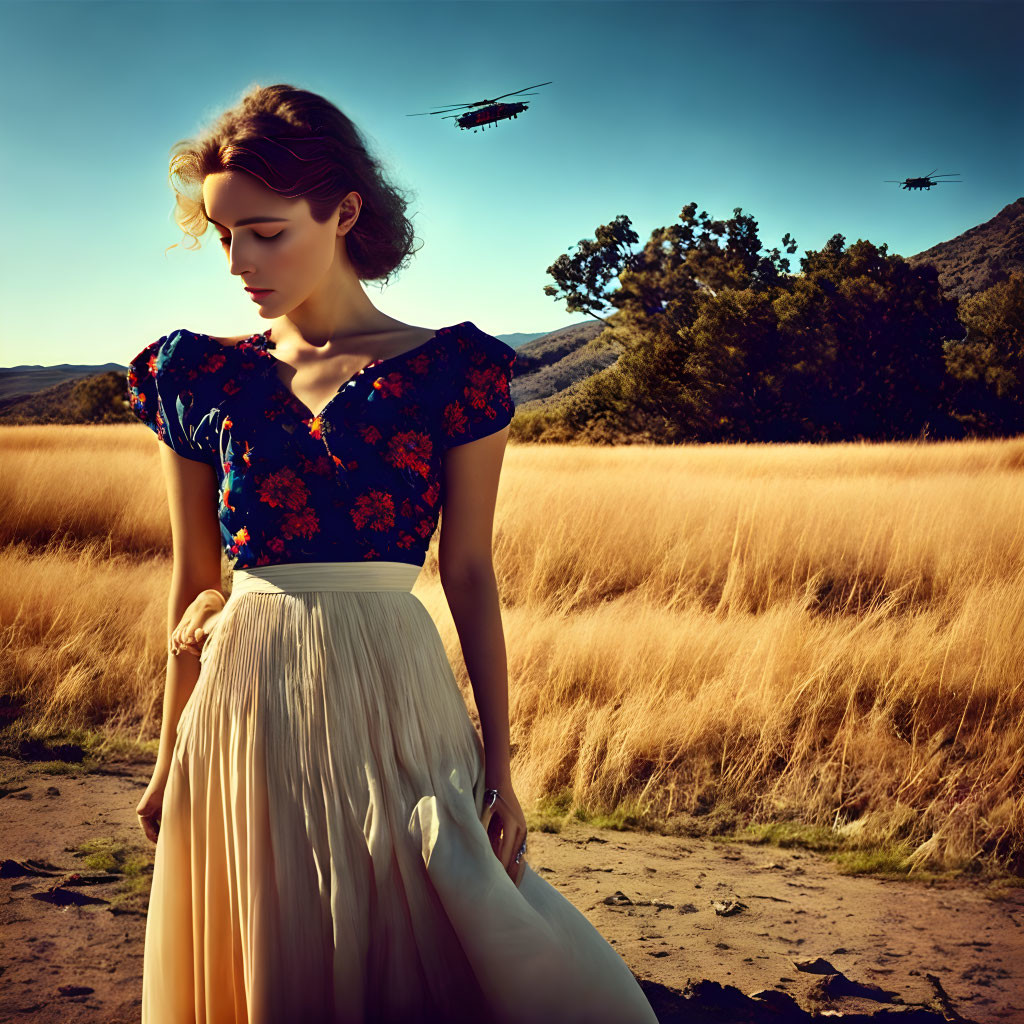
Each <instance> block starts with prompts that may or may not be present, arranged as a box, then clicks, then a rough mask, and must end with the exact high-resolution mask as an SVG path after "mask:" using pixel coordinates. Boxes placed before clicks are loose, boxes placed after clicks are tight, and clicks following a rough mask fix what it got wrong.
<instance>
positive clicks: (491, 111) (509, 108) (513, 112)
mask: <svg viewBox="0 0 1024 1024" xmlns="http://www.w3.org/2000/svg"><path fill="white" fill-rule="evenodd" d="M541 85H551V83H550V82H541V83H539V84H538V85H526V86H524V87H523V88H522V89H516V90H515V91H514V92H505V93H502V94H501V95H500V96H495V97H494V99H493V100H477V101H476V103H455V104H453V105H452V106H450V107H443V108H442V109H441V110H425V111H423V112H422V113H419V114H406V115H405V116H406V117H422V116H423V115H424V114H444V115H445V117H452V118H454V119H455V123H456V125H457V126H458V127H459V128H472V129H473V131H476V130H477V128H478V127H479V128H480V129H481V131H483V130H484V126H485V125H488V124H496V123H497V122H498V121H502V120H504V119H505V118H508V117H516V116H518V115H519V114H521V113H522V112H523V111H524V110H526V109H527V108H528V107H529V104H528V103H521V102H519V101H518V100H517V101H515V102H514V103H499V102H498V100H501V99H504V98H505V97H506V96H516V95H518V94H519V93H524V94H525V95H527V96H533V95H535V94H534V93H532V92H526V90H527V89H539V88H540V86H541ZM461 107H470V108H472V107H481V108H482V109H480V110H472V109H470V110H467V111H466V113H464V114H449V113H448V111H449V110H458V109H460V108H461Z"/></svg>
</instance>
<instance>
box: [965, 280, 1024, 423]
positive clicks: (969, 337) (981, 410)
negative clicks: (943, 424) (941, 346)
mask: <svg viewBox="0 0 1024 1024" xmlns="http://www.w3.org/2000/svg"><path fill="white" fill-rule="evenodd" d="M959 316H960V321H961V323H962V324H963V325H964V327H965V329H966V334H965V335H964V336H963V337H962V338H956V339H950V340H948V341H947V342H946V346H945V357H946V367H947V369H948V370H949V373H950V375H951V377H952V378H953V379H954V381H955V382H956V394H955V398H954V404H955V406H956V410H957V414H958V415H959V416H960V417H961V418H962V419H963V420H964V421H965V422H966V423H968V424H969V425H970V426H972V427H973V428H975V429H976V430H978V431H979V432H981V433H985V434H1011V435H1012V434H1019V433H1020V432H1021V431H1024V273H1022V272H1021V271H1019V270H1018V271H1014V272H1013V273H1012V274H1011V275H1010V276H1009V277H1008V278H1005V279H1003V280H1001V281H997V283H995V284H993V285H992V286H991V287H989V288H986V289H985V290H984V291H981V292H978V293H977V294H976V295H970V296H967V297H966V298H964V299H963V300H962V301H961V303H960V310H959Z"/></svg>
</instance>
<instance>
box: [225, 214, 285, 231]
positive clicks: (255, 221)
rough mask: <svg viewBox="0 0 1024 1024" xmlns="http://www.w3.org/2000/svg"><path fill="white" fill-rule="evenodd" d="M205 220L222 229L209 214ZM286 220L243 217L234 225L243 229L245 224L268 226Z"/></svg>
mask: <svg viewBox="0 0 1024 1024" xmlns="http://www.w3.org/2000/svg"><path fill="white" fill-rule="evenodd" d="M206 219H207V220H208V221H209V222H210V223H211V224H216V225H217V227H219V228H222V227H224V225H223V224H221V222H220V221H218V220H214V219H213V218H212V217H211V216H210V215H209V214H207V215H206ZM287 219H288V218H287V217H245V218H243V219H242V220H240V221H239V222H238V223H237V224H236V225H235V227H236V228H241V227H245V225H246V224H268V223H270V222H272V221H279V220H287Z"/></svg>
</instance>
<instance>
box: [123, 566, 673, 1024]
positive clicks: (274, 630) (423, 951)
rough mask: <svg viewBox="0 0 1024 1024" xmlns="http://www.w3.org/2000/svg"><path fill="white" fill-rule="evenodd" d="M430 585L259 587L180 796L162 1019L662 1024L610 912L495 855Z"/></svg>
mask: <svg viewBox="0 0 1024 1024" xmlns="http://www.w3.org/2000/svg"><path fill="white" fill-rule="evenodd" d="M418 571H419V569H418V567H417V566H413V565H406V564H405V563H394V562H336V563H301V564H288V565H279V566H266V567H262V568H259V569H251V570H236V571H235V573H234V579H233V584H234V585H233V588H232V592H231V595H230V597H229V599H228V601H227V604H226V605H225V607H224V610H223V611H222V613H221V615H220V617H219V618H218V619H217V621H216V623H215V624H214V627H213V630H212V632H211V634H210V636H209V637H208V638H207V640H206V642H205V644H204V646H203V648H202V652H201V656H200V663H201V665H200V673H199V679H198V682H197V683H196V686H195V689H194V690H193V692H192V694H191V695H190V697H189V699H188V701H187V703H186V705H185V707H184V708H183V710H182V713H181V716H180V718H179V722H178V731H177V738H176V741H175V745H174V751H173V756H172V763H171V770H170V774H169V776H168V780H167V785H166V787H165V790H164V804H163V810H162V816H161V823H160V832H159V838H158V841H157V844H156V852H155V860H154V868H153V882H152V888H151V894H150V904H149V912H148V918H147V923H146V940H145V957H144V969H143V997H142V1024H182V1022H188V1021H195V1022H208V1024H227V1022H238V1024H242V1022H247V1024H272V1022H286V1021H292V1020H295V1021H303V1022H309V1024H317V1022H324V1024H370V1022H372V1024H384V1022H392V1021H395V1022H398V1021H401V1022H403V1024H411V1022H432V1021H446V1022H467V1024H468V1022H471V1021H472V1022H480V1021H485V1020H486V1021H488V1022H498V1024H501V1022H508V1024H512V1022H515V1024H524V1022H527V1024H528V1022H532V1021H547V1020H550V1021H559V1022H573V1021H579V1022H581V1024H582V1022H584V1021H586V1022H604V1021H607V1022H609V1024H611V1022H613V1021H614V1022H616V1024H631V1022H654V1024H657V1018H656V1016H655V1015H654V1013H653V1011H652V1009H651V1007H650V1004H649V1003H648V1001H647V999H646V997H645V996H644V994H643V991H642V990H641V989H640V987H639V985H638V984H637V982H636V979H635V978H634V977H633V975H632V973H631V972H630V971H629V968H628V967H627V966H626V964H625V963H624V961H623V960H622V958H621V957H620V956H619V955H618V953H617V952H616V951H615V950H614V949H613V948H612V947H611V946H610V945H609V944H608V943H607V941H606V940H605V939H604V938H603V937H602V936H601V935H600V933H599V932H598V931H597V930H596V929H595V928H594V927H593V926H592V925H591V924H590V922H589V921H588V920H587V919H586V917H584V916H583V914H582V913H580V911H578V910H577V909H576V908H575V907H574V906H573V905H572V904H571V903H570V902H569V901H568V900H567V899H565V897H564V896H562V895H561V893H559V892H558V890H557V889H555V888H554V887H553V886H551V885H550V884H549V883H548V882H546V881H544V879H542V878H541V877H540V876H539V875H538V874H536V873H535V872H534V871H533V870H532V868H531V867H530V865H529V863H527V864H526V866H525V868H524V871H523V877H522V879H521V881H520V884H519V886H518V888H517V887H516V885H515V883H513V882H512V880H511V879H510V878H509V877H508V874H507V873H506V872H505V870H504V868H502V866H501V864H500V862H499V861H498V859H497V857H496V856H495V855H494V853H493V851H492V849H491V846H490V842H489V840H488V838H487V834H486V832H485V830H484V828H483V826H482V825H481V823H480V814H481V811H482V808H483V794H484V759H483V747H482V744H481V742H480V739H479V736H478V734H477V731H476V729H475V727H474V726H473V723H472V720H471V719H470V717H469V714H468V712H467V709H466V706H465V703H464V701H463V698H462V694H461V692H460V690H459V688H458V684H457V682H456V680H455V677H454V674H453V672H452V669H451V665H450V663H449V661H448V657H447V653H446V651H445V648H444V644H443V642H442V640H441V637H440V635H439V633H438V631H437V628H436V625H435V624H434V621H433V619H432V618H431V617H430V614H429V612H428V611H427V610H426V608H425V607H424V606H423V604H422V603H421V602H420V601H419V599H418V598H417V597H415V596H414V595H413V594H412V593H411V589H412V586H413V583H414V582H415V579H416V575H417V573H418Z"/></svg>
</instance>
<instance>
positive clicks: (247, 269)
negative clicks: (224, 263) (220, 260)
mask: <svg viewBox="0 0 1024 1024" xmlns="http://www.w3.org/2000/svg"><path fill="white" fill-rule="evenodd" d="M253 269H254V268H253V265H252V261H251V259H250V258H249V255H248V253H247V251H246V247H245V246H243V245H239V244H238V243H237V242H236V241H235V240H234V239H232V240H231V241H230V242H229V243H228V270H229V271H230V272H231V273H232V274H234V275H236V276H237V277H241V276H242V274H246V273H251V272H252V271H253Z"/></svg>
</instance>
